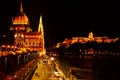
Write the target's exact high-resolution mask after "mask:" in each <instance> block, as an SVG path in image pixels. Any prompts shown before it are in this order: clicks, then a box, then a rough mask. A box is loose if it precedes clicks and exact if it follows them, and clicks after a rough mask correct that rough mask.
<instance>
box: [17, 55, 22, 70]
mask: <svg viewBox="0 0 120 80" xmlns="http://www.w3.org/2000/svg"><path fill="white" fill-rule="evenodd" d="M20 57H21V55H18V56H17V61H18V62H17V63H18V68H19V66H20Z"/></svg>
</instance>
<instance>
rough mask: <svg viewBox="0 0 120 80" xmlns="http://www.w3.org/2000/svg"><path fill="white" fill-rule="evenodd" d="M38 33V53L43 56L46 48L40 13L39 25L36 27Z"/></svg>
mask: <svg viewBox="0 0 120 80" xmlns="http://www.w3.org/2000/svg"><path fill="white" fill-rule="evenodd" d="M38 33H40V34H41V36H40V44H39V45H40V47H41V50H40V53H41V54H42V55H43V56H45V55H46V49H45V41H44V29H43V22H42V15H40V20H39V27H38Z"/></svg>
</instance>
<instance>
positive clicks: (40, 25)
mask: <svg viewBox="0 0 120 80" xmlns="http://www.w3.org/2000/svg"><path fill="white" fill-rule="evenodd" d="M38 32H42V33H43V22H42V15H40V20H39V27H38Z"/></svg>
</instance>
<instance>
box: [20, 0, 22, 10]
mask: <svg viewBox="0 0 120 80" xmlns="http://www.w3.org/2000/svg"><path fill="white" fill-rule="evenodd" d="M20 12H23V6H22V0H21V3H20Z"/></svg>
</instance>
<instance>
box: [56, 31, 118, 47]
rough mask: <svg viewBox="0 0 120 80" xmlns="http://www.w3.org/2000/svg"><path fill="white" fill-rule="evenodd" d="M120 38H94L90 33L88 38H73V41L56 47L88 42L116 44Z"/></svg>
mask: <svg viewBox="0 0 120 80" xmlns="http://www.w3.org/2000/svg"><path fill="white" fill-rule="evenodd" d="M118 39H119V38H112V39H110V38H108V37H107V36H102V37H94V35H93V32H89V34H88V37H72V39H67V38H66V39H65V40H64V41H63V42H60V43H57V45H56V47H59V46H61V45H64V44H65V45H68V44H73V43H75V42H79V43H86V42H88V41H89V42H92V41H96V42H97V43H103V42H106V43H110V42H115V41H116V40H118Z"/></svg>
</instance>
